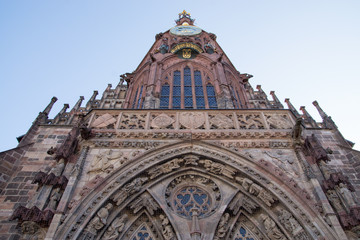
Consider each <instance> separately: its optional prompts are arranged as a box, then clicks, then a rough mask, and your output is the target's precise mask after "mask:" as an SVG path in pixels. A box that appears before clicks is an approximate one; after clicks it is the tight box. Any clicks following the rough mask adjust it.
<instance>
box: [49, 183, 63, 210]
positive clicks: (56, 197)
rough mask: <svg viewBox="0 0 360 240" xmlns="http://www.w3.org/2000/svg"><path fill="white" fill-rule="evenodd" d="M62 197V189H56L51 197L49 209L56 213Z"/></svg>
mask: <svg viewBox="0 0 360 240" xmlns="http://www.w3.org/2000/svg"><path fill="white" fill-rule="evenodd" d="M61 196H62V193H61V192H60V188H55V189H54V190H53V191H52V193H51V195H50V201H49V204H48V208H49V209H52V210H54V211H55V210H56V206H57V204H58V202H59V201H60V198H61Z"/></svg>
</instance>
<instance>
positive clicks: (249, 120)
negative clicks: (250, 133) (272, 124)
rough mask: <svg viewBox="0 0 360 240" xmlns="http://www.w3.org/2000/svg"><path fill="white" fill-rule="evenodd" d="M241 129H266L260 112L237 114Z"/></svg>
mask: <svg viewBox="0 0 360 240" xmlns="http://www.w3.org/2000/svg"><path fill="white" fill-rule="evenodd" d="M237 118H238V121H239V127H240V129H264V128H265V125H264V122H263V120H262V119H261V117H260V115H259V114H240V115H237Z"/></svg>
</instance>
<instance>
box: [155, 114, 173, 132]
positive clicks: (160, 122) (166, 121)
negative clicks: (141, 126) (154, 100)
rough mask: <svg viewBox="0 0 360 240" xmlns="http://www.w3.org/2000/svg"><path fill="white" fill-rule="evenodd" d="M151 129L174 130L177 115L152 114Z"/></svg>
mask: <svg viewBox="0 0 360 240" xmlns="http://www.w3.org/2000/svg"><path fill="white" fill-rule="evenodd" d="M151 118H152V121H151V125H150V128H151V129H174V128H175V114H165V113H161V114H155V113H153V114H151Z"/></svg>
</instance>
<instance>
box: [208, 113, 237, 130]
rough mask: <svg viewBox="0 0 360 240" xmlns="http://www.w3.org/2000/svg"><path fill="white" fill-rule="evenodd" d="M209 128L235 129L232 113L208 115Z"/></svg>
mask: <svg viewBox="0 0 360 240" xmlns="http://www.w3.org/2000/svg"><path fill="white" fill-rule="evenodd" d="M209 122H210V129H235V127H234V122H233V120H232V115H224V114H221V113H219V114H216V115H215V116H212V115H209Z"/></svg>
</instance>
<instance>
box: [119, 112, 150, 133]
mask: <svg viewBox="0 0 360 240" xmlns="http://www.w3.org/2000/svg"><path fill="white" fill-rule="evenodd" d="M145 120H146V114H135V113H123V115H122V117H121V121H120V124H119V129H145Z"/></svg>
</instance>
